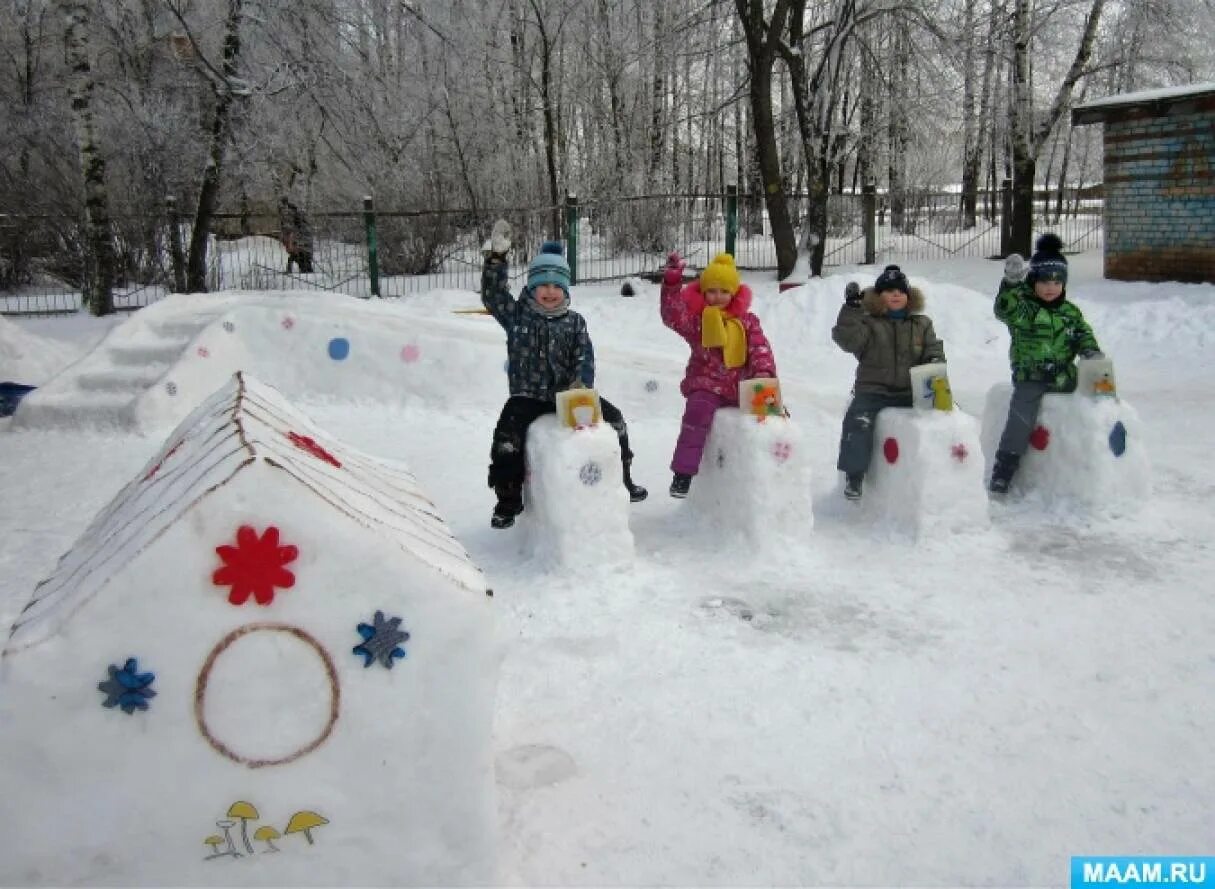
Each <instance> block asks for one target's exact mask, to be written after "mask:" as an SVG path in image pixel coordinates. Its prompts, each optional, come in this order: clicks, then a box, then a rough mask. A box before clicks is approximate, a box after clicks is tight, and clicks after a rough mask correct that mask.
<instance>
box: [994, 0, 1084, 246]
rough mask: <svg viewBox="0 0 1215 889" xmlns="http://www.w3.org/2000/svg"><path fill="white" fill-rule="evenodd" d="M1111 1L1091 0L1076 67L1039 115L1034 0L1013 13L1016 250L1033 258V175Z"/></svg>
mask: <svg viewBox="0 0 1215 889" xmlns="http://www.w3.org/2000/svg"><path fill="white" fill-rule="evenodd" d="M1105 2H1106V0H1092V6H1091V7H1089V13H1088V18H1087V19H1086V20H1085V23H1084V33H1083V35H1082V36H1081V38H1080V45H1079V46H1078V47H1077V49H1076V55H1075V58H1074V59H1072V64H1071V67H1070V68H1069V69H1068V72H1067V74H1066V75H1065V77H1064V78H1063V82H1062V84H1060V86H1059V90H1058V92H1057V93H1056V94H1055V98H1054V101H1053V102H1052V103H1051V107H1050V110H1049V111H1047V112H1046V114H1044V115H1042V116H1041V118H1040V119H1039V120H1036V121H1035V119H1034V110H1033V95H1032V90H1031V88H1030V87H1031V84H1030V77H1029V42H1030V35H1031V33H1032V31H1031V29H1032V24H1033V23H1032V22H1031V21H1030V9H1029V0H1016V9H1015V12H1014V14H1013V84H1012V93H1013V95H1012V109H1011V128H1012V133H1011V139H1012V162H1013V218H1012V228H1011V233H1012V250H1013V251H1014V252H1016V253H1021V254H1023V255H1026V256H1028V255H1029V253H1030V245H1031V242H1032V241H1033V210H1034V173H1035V170H1036V167H1037V161H1038V156H1039V154H1041V152H1042V147H1043V146H1044V145H1045V143H1046V140H1047V138H1049V136H1050V133H1051V130H1053V129H1054V127H1055V124H1056V123H1057V122H1058V120H1059V118H1060V117H1061V116H1062V115H1063V112H1064V110H1065V109H1066V108H1067V107H1068V105H1069V104H1070V102H1071V96H1072V90H1073V89H1074V88H1075V86H1076V81H1078V80H1079V79H1080V77H1081V75H1082V74H1083V73H1084V68H1085V66H1086V65H1087V64H1088V60H1089V58H1090V56H1091V55H1092V51H1093V44H1094V42H1095V40H1096V36H1097V26H1098V24H1099V23H1100V21H1101V13H1102V10H1103V9H1104V7H1105Z"/></svg>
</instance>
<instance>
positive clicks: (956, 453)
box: [949, 442, 970, 463]
mask: <svg viewBox="0 0 1215 889" xmlns="http://www.w3.org/2000/svg"><path fill="white" fill-rule="evenodd" d="M949 456H951V457H953V458H954V459H955V460H957V461H958V462H959V463H965V462H966V458H967V457H969V456H970V451H969V450H967V448H966V445H964V444H962V442H958V443H957V444H955V445H954V446H953V447H952V448H950V449H949Z"/></svg>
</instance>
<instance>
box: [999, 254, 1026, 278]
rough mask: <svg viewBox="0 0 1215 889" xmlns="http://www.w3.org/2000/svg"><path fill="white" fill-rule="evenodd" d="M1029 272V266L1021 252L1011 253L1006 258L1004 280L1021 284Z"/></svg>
mask: <svg viewBox="0 0 1215 889" xmlns="http://www.w3.org/2000/svg"><path fill="white" fill-rule="evenodd" d="M1028 274H1029V266H1027V265H1026V264H1025V259H1024V258H1023V257H1022V256H1021V254H1020V253H1010V254H1008V258H1007V259H1005V260H1004V280H1005V281H1007V282H1008V283H1009V284H1019V283H1020V282H1022V281H1024V280H1025V276H1026V275H1028Z"/></svg>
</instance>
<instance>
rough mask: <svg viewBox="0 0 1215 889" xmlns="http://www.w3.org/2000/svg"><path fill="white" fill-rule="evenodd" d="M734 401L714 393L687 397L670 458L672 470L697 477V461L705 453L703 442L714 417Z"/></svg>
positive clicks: (693, 394) (694, 393) (698, 462)
mask: <svg viewBox="0 0 1215 889" xmlns="http://www.w3.org/2000/svg"><path fill="white" fill-rule="evenodd" d="M732 403H733V402H731V401H729V400H728V399H726V398H723V397H722V396H720V395H717V394H716V393H713V392H700V391H697V392H693V393H692V394H691V395H689V396H688V403H687V406H686V407H684V409H683V423H682V424H681V425H680V427H679V440H678V441H676V442H675V456H673V457H672V458H671V471H672V472H679V473H682V474H683V475H696V471H697V470H698V469H700V458H701V456H702V455H703V454H704V452H705V440H706V439H707V438H708V437H709V428H710V427H711V426H712V425H713V415H714V414H715V413H717V410H718V408H722V407H725V406H726V405H728V404H732Z"/></svg>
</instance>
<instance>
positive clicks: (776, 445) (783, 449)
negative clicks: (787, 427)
mask: <svg viewBox="0 0 1215 889" xmlns="http://www.w3.org/2000/svg"><path fill="white" fill-rule="evenodd" d="M792 456H793V445H791V444H789V442H787V441H774V442H772V457H773V459H775V460H776V462H777V463H784V462H786V461H787V460H788V459H789V458H790V457H792Z"/></svg>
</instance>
